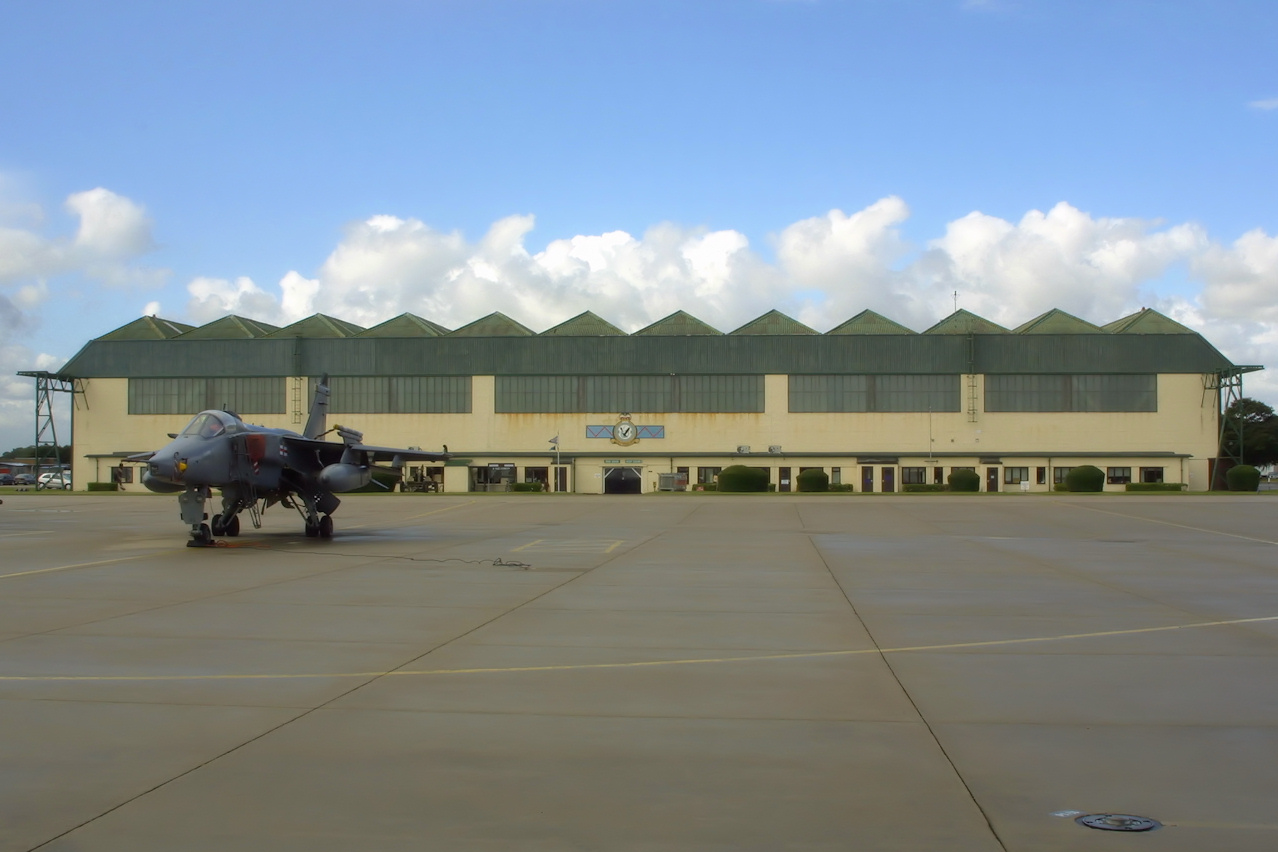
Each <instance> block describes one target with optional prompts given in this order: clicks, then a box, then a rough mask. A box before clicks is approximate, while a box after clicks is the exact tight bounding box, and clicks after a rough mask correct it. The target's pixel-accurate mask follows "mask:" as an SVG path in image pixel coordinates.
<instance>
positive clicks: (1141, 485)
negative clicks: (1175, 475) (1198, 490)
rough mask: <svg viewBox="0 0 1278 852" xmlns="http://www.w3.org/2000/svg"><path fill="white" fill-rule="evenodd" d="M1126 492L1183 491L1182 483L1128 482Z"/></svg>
mask: <svg viewBox="0 0 1278 852" xmlns="http://www.w3.org/2000/svg"><path fill="white" fill-rule="evenodd" d="M1127 490H1128V491H1184V490H1185V483H1183V482H1129V483H1127Z"/></svg>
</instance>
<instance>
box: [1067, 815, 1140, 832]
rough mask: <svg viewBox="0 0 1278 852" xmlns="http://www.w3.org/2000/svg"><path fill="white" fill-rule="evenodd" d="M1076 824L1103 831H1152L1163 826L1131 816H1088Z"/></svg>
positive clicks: (1080, 818)
mask: <svg viewBox="0 0 1278 852" xmlns="http://www.w3.org/2000/svg"><path fill="white" fill-rule="evenodd" d="M1074 822H1076V823H1078V824H1079V825H1085V826H1087V827H1088V828H1099V829H1100V830H1101V831H1152V830H1153V829H1155V828H1158V827H1159V826H1161V825H1162V823H1161V822H1159V821H1158V820H1156V819H1150V818H1149V817H1143V816H1132V815H1131V814H1087V815H1086V816H1081V817H1079V818H1078V819H1076V820H1074Z"/></svg>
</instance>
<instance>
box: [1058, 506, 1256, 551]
mask: <svg viewBox="0 0 1278 852" xmlns="http://www.w3.org/2000/svg"><path fill="white" fill-rule="evenodd" d="M1066 505H1069V506H1073V507H1074V508H1075V509H1086V510H1088V511H1089V512H1100V513H1101V514H1104V515H1115V516H1117V517H1120V518H1131V519H1132V520H1136V521H1148V522H1149V523H1151V524H1162V525H1163V526H1166V527H1179V528H1180V529H1182V530H1193V531H1194V532H1205V533H1211V534H1212V535H1223V536H1228V537H1229V538H1240V539H1242V540H1243V541H1254V542H1258V543H1260V544H1278V541H1274V540H1273V539H1268V538H1255V537H1253V536H1249V535H1239V534H1238V533H1229V532H1222V531H1221V530H1212V529H1207V528H1206V527H1195V526H1190V525H1189V524H1178V523H1176V522H1175V521H1160V520H1159V519H1157V518H1146V517H1145V516H1143V515H1128V514H1125V513H1123V512H1115V511H1112V510H1110V509H1097V508H1096V507H1095V506H1083V505H1081V504H1079V503H1068V504H1066Z"/></svg>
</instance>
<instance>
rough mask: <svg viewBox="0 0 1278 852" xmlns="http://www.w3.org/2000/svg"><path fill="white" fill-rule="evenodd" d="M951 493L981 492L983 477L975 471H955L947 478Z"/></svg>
mask: <svg viewBox="0 0 1278 852" xmlns="http://www.w3.org/2000/svg"><path fill="white" fill-rule="evenodd" d="M946 481H948V482H949V484H950V490H951V491H980V490H981V476H980V474H978V473H977V472H976V471H974V470H955V471H952V472H951V473H950V475H949V476H948V477H947V478H946Z"/></svg>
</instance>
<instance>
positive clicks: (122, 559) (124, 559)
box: [0, 553, 152, 580]
mask: <svg viewBox="0 0 1278 852" xmlns="http://www.w3.org/2000/svg"><path fill="white" fill-rule="evenodd" d="M151 555H152V554H149V553H143V554H139V555H137V556H120V557H118V558H116V559H99V560H98V561H96V562H77V563H75V564H74V565H57V566H54V567H53V568H37V569H36V570H34V571H18V572H15V573H13V574H0V580H7V579H9V578H10V577H29V576H31V575H32V574H48V573H51V572H53V571H71V570H73V569H75V568H93V567H96V566H98V565H114V564H116V563H117V562H132V561H133V560H135V559H145V558H147V557H148V556H151Z"/></svg>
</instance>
